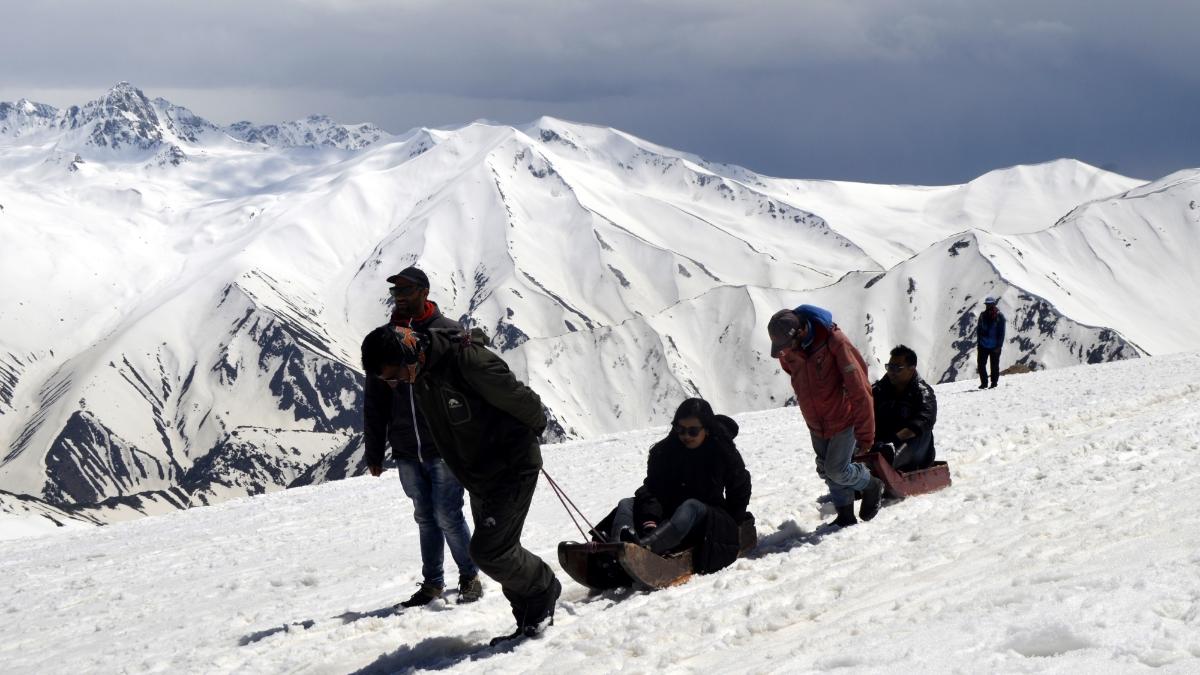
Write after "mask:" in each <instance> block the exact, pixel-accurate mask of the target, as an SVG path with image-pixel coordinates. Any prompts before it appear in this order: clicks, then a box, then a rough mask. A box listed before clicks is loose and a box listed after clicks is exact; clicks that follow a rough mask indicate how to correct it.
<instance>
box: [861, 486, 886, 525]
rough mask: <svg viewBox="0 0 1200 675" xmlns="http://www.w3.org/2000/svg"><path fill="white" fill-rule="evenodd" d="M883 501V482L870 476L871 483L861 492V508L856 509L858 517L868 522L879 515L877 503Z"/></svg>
mask: <svg viewBox="0 0 1200 675" xmlns="http://www.w3.org/2000/svg"><path fill="white" fill-rule="evenodd" d="M882 500H883V481H881V480H879V479H878V478H876V477H874V476H871V482H870V483H867V487H865V488H863V491H862V506H861V507H859V509H858V517H859V518H862V519H863V520H870V519H872V518H874V517H875V514H877V513H879V502H881V501H882Z"/></svg>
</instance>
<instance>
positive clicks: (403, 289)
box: [388, 286, 425, 298]
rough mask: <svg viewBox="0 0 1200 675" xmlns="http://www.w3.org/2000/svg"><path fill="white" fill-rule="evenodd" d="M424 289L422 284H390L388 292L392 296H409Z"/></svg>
mask: <svg viewBox="0 0 1200 675" xmlns="http://www.w3.org/2000/svg"><path fill="white" fill-rule="evenodd" d="M423 290H425V287H424V286H392V287H391V288H389V289H388V294H389V295H391V296H392V297H393V298H399V297H405V298H407V297H410V296H413V295H416V294H418V293H420V292H421V291H423Z"/></svg>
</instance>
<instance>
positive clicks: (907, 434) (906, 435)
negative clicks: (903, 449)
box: [896, 427, 917, 441]
mask: <svg viewBox="0 0 1200 675" xmlns="http://www.w3.org/2000/svg"><path fill="white" fill-rule="evenodd" d="M916 436H917V435H916V434H914V433H913V431H912V429H909V428H907V427H906V428H904V429H901V430H900V431H897V432H896V438H899V439H900V440H902V441H907V440H908V439H910V438H916Z"/></svg>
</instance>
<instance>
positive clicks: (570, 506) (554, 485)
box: [542, 467, 608, 542]
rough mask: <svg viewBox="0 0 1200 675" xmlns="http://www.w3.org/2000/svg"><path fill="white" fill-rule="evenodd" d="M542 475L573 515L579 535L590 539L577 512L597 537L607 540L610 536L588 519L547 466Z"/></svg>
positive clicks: (568, 511)
mask: <svg viewBox="0 0 1200 675" xmlns="http://www.w3.org/2000/svg"><path fill="white" fill-rule="evenodd" d="M542 475H543V476H545V477H546V482H548V483H550V489H551V490H554V494H555V495H557V496H558V501H559V502H561V503H562V505H563V508H564V509H566V511H567V515H568V516H570V517H571V522H572V523H574V524H575V529H577V530H579V535H580V536H582V537H583V540H584V541H585V542H586V541H587V540H588V535H587V532H584V531H583V528H582V527H581V526H580V525H579V520H576V518H575V515H576V514H579V518H580V519H581V520H583V523H584V525H587V526H588V529H589V530H590V531H592V532H593V533H595V535H596V536H597V537H600V541H603V542H607V541H608V538H607V537H605V536H604V533H603V532H600V531H598V530H597V529H596V528H595V527H593V526H592V523H591V522H590V521H589V520H588V519H587V516H585V515H583V511H582V510H581V509H580V508H579V507H578V506H575V502H573V501H571V498H570V497H568V496H567V492H566V490H563V489H562V487H561V486H559V484H558V483H557V482H555V480H554V479H553V478H551V477H550V474H549V473H547V472H546V469H545V467H543V468H542Z"/></svg>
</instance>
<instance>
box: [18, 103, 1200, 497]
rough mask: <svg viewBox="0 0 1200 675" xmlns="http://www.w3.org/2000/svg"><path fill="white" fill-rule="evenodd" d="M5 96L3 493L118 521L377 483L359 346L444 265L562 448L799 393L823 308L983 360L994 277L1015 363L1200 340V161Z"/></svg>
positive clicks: (875, 351) (468, 314)
mask: <svg viewBox="0 0 1200 675" xmlns="http://www.w3.org/2000/svg"><path fill="white" fill-rule="evenodd" d="M18 109H19V110H20V111H21V112H20V113H17V112H14V111H17V110H18ZM3 110H5V111H7V112H6V113H5V115H6V116H5V117H4V118H3V119H6V120H18V119H19V120H20V122H19V123H18V122H15V121H14V122H13V124H12V126H11V128H13V129H18V128H19V129H20V130H21V131H20V132H19V133H0V232H3V242H4V246H3V247H2V248H0V283H3V287H4V288H8V289H20V290H19V291H17V292H15V293H14V292H11V291H10V292H9V293H8V294H6V296H5V301H4V303H3V304H0V443H2V444H3V446H4V447H5V448H6V449H7V451H6V452H5V454H4V455H2V456H0V489H3V490H7V491H9V492H12V493H16V494H24V495H32V496H35V497H37V498H39V499H42V500H45V501H47V502H48V503H50V504H52V505H54V506H56V507H61V508H71V509H79V508H84V509H91V510H92V511H93V512H94V513H93V516H94V517H95V518H97V519H99V520H106V519H107V520H111V519H116V518H120V517H125V515H128V514H130V513H137V512H138V511H139V509H140V510H141V511H145V512H158V511H160V510H162V509H167V508H175V507H176V506H177V505H179V504H187V503H209V502H211V501H215V500H219V499H222V498H226V497H228V496H229V495H232V494H253V493H257V492H262V491H269V490H276V489H281V488H283V487H286V486H289V485H293V484H294V485H306V484H311V483H314V482H321V481H323V480H327V479H331V478H338V477H343V476H347V475H354V474H355V473H356V472H358V471H360V470H361V466H360V463H361V439H360V438H359V436H358V435H357V429H358V425H359V415H360V409H361V373H359V371H358V367H357V352H358V344H359V340H360V339H361V336H362V335H363V334H365V333H366V332H367V331H368V330H369V329H370V328H371V327H373V326H375V325H378V324H380V323H382V322H383V321H384V320H385V319H386V317H387V315H388V311H389V305H388V303H389V300H388V298H387V295H386V283H385V282H384V279H385V277H387V276H388V275H389V274H391V273H394V272H395V271H397V270H399V269H401V268H402V267H405V266H407V265H409V264H413V263H417V264H419V265H420V266H421V267H422V268H423V269H425V270H426V271H427V272H428V273H429V276H430V278H431V280H432V292H431V297H432V298H433V299H434V300H436V301H437V302H438V303H439V304H440V305H441V307H442V309H443V311H444V312H445V313H446V314H447V315H448V316H451V317H453V318H455V319H460V320H462V321H463V322H464V323H467V324H471V325H476V326H480V327H483V328H484V329H486V330H487V331H488V333H489V334H490V335H492V337H493V340H494V343H495V345H496V347H497V348H498V349H499V350H501V351H503V352H504V355H505V358H506V359H507V360H508V362H509V363H510V364H511V365H512V366H513V368H514V370H515V372H517V373H518V375H519V376H520V377H521V378H522V379H525V380H526V381H528V382H529V383H530V384H531V385H532V386H533V388H534V389H535V390H536V391H538V392H539V394H541V396H542V398H543V401H544V402H545V404H546V406H547V408H548V411H549V413H550V415H551V417H552V418H553V423H552V426H551V429H552V433H551V434H550V436H551V439H561V438H585V437H591V436H595V435H597V434H603V433H611V432H616V431H621V430H626V429H635V428H642V427H645V426H648V425H650V424H655V423H657V422H658V421H660V420H661V419H662V418H663V416H664V415H665V414H668V413H669V411H671V410H673V409H674V407H675V406H676V405H677V404H678V402H679V401H680V400H681V399H682V398H683V397H685V396H689V395H695V394H699V395H702V396H704V397H706V398H708V399H710V400H711V401H713V402H714V404H715V405H717V406H718V407H719V408H721V409H724V410H727V411H731V412H739V411H746V410H756V409H762V408H768V407H774V406H779V405H782V404H784V402H786V401H787V400H788V399H789V398H790V397H791V392H790V390H789V388H788V385H787V383H786V381H785V380H784V378H781V377H779V376H778V373H777V365H776V363H775V362H774V361H773V360H771V359H770V358H769V356H768V354H767V341H766V337H765V331H764V325H765V322H766V319H767V317H769V316H770V314H771V313H773V312H774V311H775V310H777V309H778V308H780V307H785V306H794V305H796V304H799V303H801V302H815V303H818V304H824V305H826V306H828V307H830V308H831V309H832V310H833V312H834V316H835V319H837V320H838V322H839V323H840V324H841V325H842V327H843V328H844V329H845V330H846V331H847V333H848V334H849V335H850V337H851V338H852V339H853V340H854V341H855V342H856V344H858V345H860V347H861V348H862V350H863V352H864V355H865V356H866V357H867V359H868V362H869V363H870V364H871V365H872V368H873V369H875V371H876V374H878V372H877V371H878V366H879V364H880V363H882V361H883V360H884V359H886V357H887V351H888V350H889V349H890V348H891V347H892V346H893V345H894V344H896V343H898V342H904V343H906V344H909V345H910V346H912V347H914V348H915V349H916V350H917V352H918V353H919V354H920V358H921V367H922V370H923V371H924V372H925V374H926V376H927V377H928V378H929V379H931V380H933V381H949V380H954V379H958V378H968V379H969V378H971V377H973V374H972V371H973V367H972V364H971V359H972V358H973V353H972V350H971V347H972V346H973V345H972V343H971V334H972V330H973V327H974V314H975V313H976V312H977V311H978V310H979V309H980V308H981V305H982V299H983V297H984V296H986V295H990V294H994V295H999V296H1001V297H1002V298H1003V299H1002V303H1001V307H1002V309H1003V310H1004V311H1005V312H1006V313H1007V314H1008V317H1009V319H1010V330H1009V338H1010V339H1009V346H1008V347H1007V348H1006V350H1005V352H1004V360H1003V363H1002V365H1003V366H1011V365H1013V364H1017V363H1020V364H1024V365H1026V366H1028V367H1030V368H1034V369H1037V368H1049V367H1058V366H1064V365H1071V364H1076V363H1084V362H1096V361H1104V360H1112V359H1122V358H1131V357H1136V356H1141V355H1146V354H1155V353H1162V352H1171V351H1178V350H1181V349H1187V348H1191V347H1192V346H1194V344H1195V343H1196V340H1197V338H1200V321H1197V320H1195V319H1193V318H1192V317H1194V316H1197V315H1200V313H1198V311H1197V310H1200V307H1197V306H1196V305H1197V304H1200V298H1198V297H1197V296H1196V295H1195V294H1194V292H1192V291H1194V289H1195V288H1196V287H1197V284H1196V281H1197V279H1196V277H1195V275H1196V272H1195V271H1194V266H1193V265H1191V264H1189V263H1188V261H1189V259H1191V258H1193V257H1195V255H1196V254H1197V252H1198V251H1200V242H1198V241H1197V232H1198V228H1197V226H1196V224H1197V222H1198V219H1200V210H1197V207H1196V203H1197V201H1200V171H1185V172H1181V173H1178V174H1175V175H1173V176H1171V177H1168V178H1165V179H1163V180H1161V181H1157V182H1155V183H1150V184H1143V182H1142V181H1138V180H1134V179H1129V178H1125V177H1122V176H1118V175H1115V174H1112V173H1109V172H1105V171H1102V170H1100V169H1096V168H1094V167H1090V166H1087V165H1085V164H1082V163H1080V162H1076V161H1073V160H1059V161H1055V162H1050V163H1047V164H1042V165H1036V166H1024V167H1013V168H1009V169H1004V170H1000V171H995V172H991V173H989V174H986V175H985V176H982V177H980V178H979V179H977V180H975V181H972V182H971V183H968V184H965V185H960V186H942V187H920V186H883V185H864V184H856V183H839V182H830V181H808V180H786V179H779V178H771V177H766V176H759V175H757V174H754V173H753V172H751V171H749V170H747V169H744V168H741V167H735V166H728V165H721V164H714V163H709V162H705V161H704V160H703V159H701V158H698V157H695V156H693V155H690V154H687V153H683V152H679V151H675V150H671V149H669V148H664V147H661V146H658V145H655V144H653V143H650V142H647V141H644V140H641V139H638V138H636V137H633V136H630V135H628V134H625V133H623V132H620V131H617V130H613V129H606V128H600V127H594V126H587V125H580V124H573V123H570V122H566V121H562V120H557V119H552V118H543V119H540V120H537V121H535V122H533V123H531V124H529V125H526V126H523V127H510V126H505V125H499V124H491V123H473V124H468V125H465V126H463V127H461V128H457V129H449V130H446V129H442V130H436V129H417V130H413V131H410V132H408V133H405V134H402V135H399V136H380V137H379V138H378V140H376V141H374V142H372V143H369V144H365V139H369V138H371V137H373V136H374V132H373V131H371V130H370V129H367V130H363V129H359V128H357V127H339V126H338V125H327V124H326V123H325V122H324V121H322V120H319V119H318V120H314V119H313V118H310V119H309V120H307V121H306V122H305V124H302V125H297V126H292V127H287V125H281V126H280V127H279V131H278V133H274V132H272V133H267V132H263V133H260V134H258V135H250V134H249V132H248V131H247V130H249V129H251V127H250V126H242V127H239V129H241V131H237V130H233V131H231V130H230V129H222V128H220V127H218V126H216V125H213V124H211V123H208V122H206V121H205V120H203V119H202V118H200V117H198V116H196V115H195V114H193V113H191V112H190V111H188V110H187V109H185V108H182V107H179V106H176V105H173V104H171V103H169V102H167V101H164V100H162V99H153V100H150V99H148V98H147V97H146V96H145V95H144V94H142V92H141V91H139V90H137V89H136V88H134V87H132V86H130V85H128V84H125V83H122V84H119V85H118V86H117V87H115V88H114V89H113V90H112V91H110V92H109V93H108V94H106V95H105V96H104V97H102V98H101V99H98V100H97V101H93V102H92V103H89V104H87V105H85V106H83V107H82V108H75V107H72V108H69V109H68V110H67V111H65V112H53V113H52V114H51V113H50V112H48V111H47V109H46V108H45V107H41V108H39V107H38V106H37V105H36V104H30V103H28V102H21V101H19V102H17V103H16V104H13V105H10V106H8V107H7V108H4V109H3ZM39 110H41V111H43V113H45V114H46V115H48V117H47V119H49V120H50V122H48V123H47V124H45V125H42V126H38V124H37V123H35V122H33V121H31V120H35V119H42V117H41V116H39V115H41V113H38V112H37V111H39ZM235 126H236V125H235ZM285 128H286V131H285ZM317 129H325V130H326V131H328V134H326V135H322V134H318V133H316V131H315V130H317ZM338 129H341V130H342V131H343V132H345V133H344V135H343V134H340V133H339V132H338ZM243 132H246V133H243ZM239 134H240V135H239ZM298 138H299V139H309V138H312V139H315V140H314V141H313V142H312V143H309V144H308V145H309V146H312V147H295V143H296V142H297V141H296V139H298ZM97 139H102V141H101V140H97ZM329 139H341V140H340V141H338V142H340V143H341V145H337V142H335V143H332V144H331V143H329V142H326V141H327V140H329ZM93 141H94V142H93ZM364 144H365V145H364ZM360 146H364V147H360ZM176 151H177V152H176ZM173 158H181V159H180V161H178V162H176V161H173ZM97 514H98V515H97Z"/></svg>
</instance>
